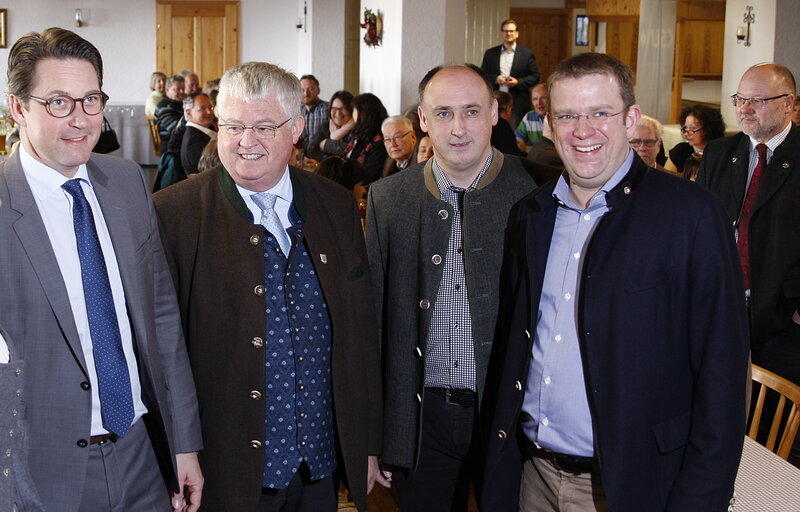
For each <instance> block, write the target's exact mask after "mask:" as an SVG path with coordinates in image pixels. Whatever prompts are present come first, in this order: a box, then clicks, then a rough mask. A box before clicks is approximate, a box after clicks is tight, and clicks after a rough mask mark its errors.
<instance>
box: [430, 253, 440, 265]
mask: <svg viewBox="0 0 800 512" xmlns="http://www.w3.org/2000/svg"><path fill="white" fill-rule="evenodd" d="M431 261H432V262H433V264H434V265H438V264H439V263H441V262H442V257H441V256H439V255H438V254H434V255H433V257H432V258H431Z"/></svg>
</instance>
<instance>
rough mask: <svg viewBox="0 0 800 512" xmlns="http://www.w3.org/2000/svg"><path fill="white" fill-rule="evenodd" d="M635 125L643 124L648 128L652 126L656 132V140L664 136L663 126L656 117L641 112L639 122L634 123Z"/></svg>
mask: <svg viewBox="0 0 800 512" xmlns="http://www.w3.org/2000/svg"><path fill="white" fill-rule="evenodd" d="M636 126H645V127H648V128H652V129H653V130H655V132H656V137H657V138H658V140H661V139H662V138H663V137H664V126H663V125H662V124H661V122H660V121H659V120H658V119H655V118H653V117H650V116H646V115H644V114H642V117H640V118H639V122H638V123H636Z"/></svg>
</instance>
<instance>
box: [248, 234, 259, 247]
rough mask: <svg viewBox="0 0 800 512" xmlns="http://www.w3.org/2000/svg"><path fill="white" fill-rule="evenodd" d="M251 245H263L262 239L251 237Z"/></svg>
mask: <svg viewBox="0 0 800 512" xmlns="http://www.w3.org/2000/svg"><path fill="white" fill-rule="evenodd" d="M250 243H251V244H253V245H258V244H260V243H261V237H260V236H258V235H251V236H250Z"/></svg>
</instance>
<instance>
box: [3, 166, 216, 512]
mask: <svg viewBox="0 0 800 512" xmlns="http://www.w3.org/2000/svg"><path fill="white" fill-rule="evenodd" d="M87 168H88V173H89V177H90V179H91V181H92V184H93V186H94V190H95V193H96V195H97V200H98V202H99V204H100V206H101V208H102V210H103V215H104V217H105V221H106V224H107V225H108V230H109V233H110V235H111V240H112V243H113V245H114V252H115V254H116V258H117V262H118V264H119V269H120V275H121V277H122V283H123V287H124V288H125V301H126V303H127V308H128V317H129V320H130V323H131V328H132V331H133V337H134V349H135V351H136V354H137V363H138V367H139V379H140V381H141V386H142V399H143V401H144V403H145V405H146V406H147V408H148V411H149V413H148V414H147V415H145V417H144V420H145V423H146V425H147V427H148V433H149V435H150V438H151V440H152V442H153V445H154V448H155V451H156V456H157V458H158V459H159V463H160V465H161V467H162V472H163V473H164V477H165V480H166V481H167V482H168V483H169V485H170V487H171V488H175V487H176V485H177V480H176V479H175V457H174V454H175V453H183V452H191V451H197V450H198V449H200V448H201V447H202V441H201V436H200V427H199V415H198V409H197V399H196V397H195V391H194V384H193V380H192V374H191V370H190V368H189V361H188V358H187V356H186V347H185V344H184V341H183V335H182V333H181V327H180V316H179V313H178V306H177V302H176V299H175V291H174V289H173V286H172V280H171V279H170V274H169V270H168V268H167V265H166V261H165V259H164V252H163V249H162V247H161V242H160V237H159V234H158V228H157V221H156V216H155V212H154V210H153V205H152V201H151V200H150V194H149V192H148V189H149V187H148V186H147V183H146V182H145V179H144V177H143V175H142V172H141V169H139V168H138V166H137V165H136V164H134V163H133V162H129V161H126V160H122V159H119V158H115V157H109V156H102V155H96V154H93V155H92V157H91V158H90V160H89V162H88V163H87ZM0 200H2V202H3V204H2V206H0V240H2V243H0V290H2V293H0V311H2V312H3V322H4V327H5V329H6V330H7V331H8V333H9V335H10V336H11V337H12V338H13V339H14V342H15V343H16V346H17V348H18V350H19V351H20V354H21V356H20V357H21V358H22V359H24V360H25V364H26V367H25V373H26V375H25V380H24V387H23V389H24V394H25V401H26V403H27V418H26V419H27V426H28V432H27V433H28V436H29V438H30V452H29V463H30V471H31V474H32V476H33V479H34V482H35V483H36V486H37V490H38V491H39V494H40V496H41V498H42V501H43V503H44V505H45V507H46V508H47V510H59V511H70V510H76V509H77V507H78V505H79V503H80V499H81V494H82V491H83V488H84V484H85V477H86V467H87V460H88V454H89V450H88V448H87V442H88V439H89V436H90V423H91V393H90V392H89V389H90V388H89V379H88V376H87V373H86V363H85V361H84V357H83V352H82V350H81V345H80V340H79V338H78V332H77V328H76V326H75V321H74V317H73V315H72V309H71V306H70V303H69V299H68V296H67V290H66V287H65V285H64V281H63V279H62V276H61V273H60V270H59V267H58V263H57V261H56V257H55V253H54V252H53V249H52V246H51V244H50V241H49V239H48V235H47V231H46V230H45V226H44V223H43V221H42V217H41V215H40V213H39V210H38V208H37V205H36V203H35V201H34V198H33V194H32V193H31V190H30V187H29V185H28V182H27V180H26V179H25V175H24V173H23V171H22V166H21V164H20V160H19V154H18V153H17V154H16V155H13V156H12V157H11V158H10V159H9V160H8V161H7V162H6V163H5V166H4V167H3V168H2V169H0Z"/></svg>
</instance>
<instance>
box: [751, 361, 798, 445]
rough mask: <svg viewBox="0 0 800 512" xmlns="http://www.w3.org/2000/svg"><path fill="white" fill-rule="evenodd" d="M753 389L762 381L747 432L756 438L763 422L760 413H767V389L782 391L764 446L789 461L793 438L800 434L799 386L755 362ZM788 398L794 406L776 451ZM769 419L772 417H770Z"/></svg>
mask: <svg viewBox="0 0 800 512" xmlns="http://www.w3.org/2000/svg"><path fill="white" fill-rule="evenodd" d="M753 384H754V387H753V390H754V391H755V389H756V387H755V386H756V385H757V384H760V389H759V391H758V398H757V399H756V406H755V410H754V411H753V416H752V423H751V424H750V431H749V432H748V433H747V435H748V436H749V437H751V438H753V439H756V436H757V435H758V427H759V424H760V423H761V416H762V414H763V412H764V401H765V400H766V396H767V388H769V389H771V390H773V391H776V392H778V393H779V394H780V398H779V399H778V406H777V407H776V409H775V414H774V415H773V417H772V423H770V429H769V436H768V437H767V442H766V444H765V445H764V446H766V447H767V449H769V450H771V451H773V452H775V453H776V454H777V455H778V457H780V458H782V459H784V460H786V459H787V458H788V457H789V452H790V451H791V450H792V445H793V444H794V439H795V437H796V436H797V431H798V427H800V410H799V409H798V407H800V386H798V385H796V384H793V383H792V382H790V381H788V380H786V379H784V378H783V377H781V376H779V375H776V374H774V373H772V372H770V371H768V370H765V369H764V368H761V367H760V366H757V365H753ZM787 399H788V400H789V402H790V403H791V407H790V409H789V415H788V417H787V419H786V423H785V425H784V427H783V434H782V435H781V438H780V443H779V444H778V448H777V450H776V449H775V442H776V441H777V440H778V431H779V429H780V426H781V420H782V418H783V416H784V409H785V407H786V400H787ZM767 419H769V418H767Z"/></svg>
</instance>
